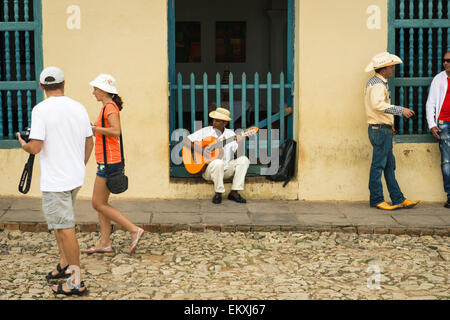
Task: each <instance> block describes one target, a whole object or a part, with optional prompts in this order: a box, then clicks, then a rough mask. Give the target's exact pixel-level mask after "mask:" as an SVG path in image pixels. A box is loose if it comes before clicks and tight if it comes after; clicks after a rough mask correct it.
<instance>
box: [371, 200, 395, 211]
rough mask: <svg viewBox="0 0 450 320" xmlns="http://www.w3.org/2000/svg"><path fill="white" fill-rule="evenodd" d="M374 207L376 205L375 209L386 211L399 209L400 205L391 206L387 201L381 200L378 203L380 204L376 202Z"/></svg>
mask: <svg viewBox="0 0 450 320" xmlns="http://www.w3.org/2000/svg"><path fill="white" fill-rule="evenodd" d="M375 207H376V208H377V209H380V210H387V211H393V210H397V209H400V206H399V205H396V206H391V205H389V204H388V203H387V202H382V203H380V204H377V205H376V206H375Z"/></svg>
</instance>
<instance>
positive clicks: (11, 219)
mask: <svg viewBox="0 0 450 320" xmlns="http://www.w3.org/2000/svg"><path fill="white" fill-rule="evenodd" d="M111 204H112V205H113V206H115V207H116V208H118V209H119V210H120V211H122V212H123V213H124V215H126V216H127V217H128V218H129V219H130V220H131V221H132V222H134V223H135V224H138V225H140V226H141V227H143V228H144V229H145V230H146V231H149V232H162V233H165V232H175V231H180V230H187V231H194V232H203V231H205V230H215V231H222V232H236V231H241V232H253V231H318V232H347V233H360V234H363V233H364V234H367V233H377V234H395V235H401V234H409V235H440V236H450V210H449V209H446V208H444V207H443V203H431V202H425V203H420V204H419V205H418V206H417V207H416V208H414V209H409V210H406V209H403V210H397V211H393V212H386V211H381V210H377V209H374V208H370V207H369V205H368V203H367V202H340V201H329V202H304V201H276V200H249V201H248V203H247V204H244V205H242V204H237V203H234V202H232V201H229V200H226V199H224V200H223V203H222V204H221V205H214V204H213V203H211V200H132V201H131V200H120V201H119V200H112V201H111ZM75 216H76V224H77V228H78V230H79V231H81V232H93V231H96V230H98V217H97V213H96V212H95V210H94V209H92V207H91V202H90V201H89V200H77V202H76V204H75ZM114 227H115V229H120V226H114ZM0 229H7V230H22V231H29V232H46V231H47V224H46V222H45V219H44V215H43V213H42V210H41V199H37V198H0Z"/></svg>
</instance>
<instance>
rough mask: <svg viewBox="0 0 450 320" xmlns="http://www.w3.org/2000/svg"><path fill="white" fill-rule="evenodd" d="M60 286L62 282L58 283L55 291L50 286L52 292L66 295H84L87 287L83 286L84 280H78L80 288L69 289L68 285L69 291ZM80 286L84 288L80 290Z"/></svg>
mask: <svg viewBox="0 0 450 320" xmlns="http://www.w3.org/2000/svg"><path fill="white" fill-rule="evenodd" d="M62 286H63V284H62V283H60V284H58V290H57V291H55V290H53V288H52V291H53V293H54V294H63V295H66V296H72V295H77V296H79V297H81V296H82V295H85V294H86V293H87V288H86V287H85V286H84V281H81V282H80V288H78V289H77V288H73V289H70V287H69V289H70V291H64V290H63V288H62ZM81 288H84V290H80V289H81Z"/></svg>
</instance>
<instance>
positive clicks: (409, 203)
mask: <svg viewBox="0 0 450 320" xmlns="http://www.w3.org/2000/svg"><path fill="white" fill-rule="evenodd" d="M419 202H420V200H416V201H411V200H408V199H406V200H405V201H403V202H402V203H400V204H399V207H400V208H402V209H411V208H413V207H415V206H416V205H417V204H418V203H419Z"/></svg>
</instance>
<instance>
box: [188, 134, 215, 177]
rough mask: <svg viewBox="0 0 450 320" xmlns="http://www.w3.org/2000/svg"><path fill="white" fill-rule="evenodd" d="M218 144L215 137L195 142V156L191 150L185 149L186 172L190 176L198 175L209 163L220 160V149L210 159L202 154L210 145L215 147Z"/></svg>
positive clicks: (213, 152) (212, 153)
mask: <svg viewBox="0 0 450 320" xmlns="http://www.w3.org/2000/svg"><path fill="white" fill-rule="evenodd" d="M216 142H217V139H216V138H214V137H208V138H205V139H203V140H202V141H199V142H194V154H192V151H191V149H190V148H187V147H183V150H182V156H183V162H184V167H185V168H186V171H187V172H189V173H190V174H197V173H199V172H201V171H202V170H203V167H204V166H205V165H206V164H207V163H210V162H212V161H214V160H216V159H217V158H219V155H220V149H216V150H213V151H212V152H211V156H210V157H206V156H205V155H203V154H202V150H203V148H205V147H207V146H209V145H213V144H215V143H216ZM196 150H198V151H196Z"/></svg>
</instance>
